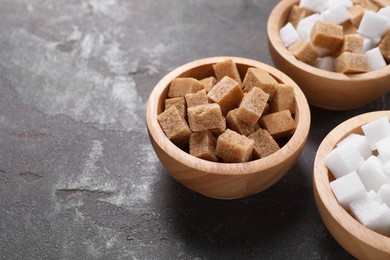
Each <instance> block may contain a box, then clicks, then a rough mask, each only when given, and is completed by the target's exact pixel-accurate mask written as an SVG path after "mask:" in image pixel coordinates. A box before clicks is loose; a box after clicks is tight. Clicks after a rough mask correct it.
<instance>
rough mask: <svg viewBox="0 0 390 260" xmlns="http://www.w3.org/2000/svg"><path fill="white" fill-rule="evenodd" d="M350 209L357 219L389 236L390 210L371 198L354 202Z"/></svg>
mask: <svg viewBox="0 0 390 260" xmlns="http://www.w3.org/2000/svg"><path fill="white" fill-rule="evenodd" d="M349 207H350V209H351V212H352V214H353V215H354V216H355V218H356V219H357V220H358V221H359V222H360V223H362V224H363V225H365V226H366V227H368V228H370V229H371V230H373V231H376V232H378V233H381V234H384V235H387V234H388V233H389V231H390V209H389V207H388V206H387V205H386V204H385V203H381V202H379V201H378V200H376V199H373V198H371V197H370V196H368V195H367V196H364V197H360V198H357V199H355V200H353V201H352V202H351V203H350V204H349Z"/></svg>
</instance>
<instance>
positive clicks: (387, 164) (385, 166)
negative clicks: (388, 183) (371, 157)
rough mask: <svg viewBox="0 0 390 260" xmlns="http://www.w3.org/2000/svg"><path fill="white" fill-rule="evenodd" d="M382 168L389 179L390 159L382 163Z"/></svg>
mask: <svg viewBox="0 0 390 260" xmlns="http://www.w3.org/2000/svg"><path fill="white" fill-rule="evenodd" d="M382 170H383V172H384V173H385V174H386V176H387V178H389V179H390V161H387V162H385V163H384V164H383V165H382Z"/></svg>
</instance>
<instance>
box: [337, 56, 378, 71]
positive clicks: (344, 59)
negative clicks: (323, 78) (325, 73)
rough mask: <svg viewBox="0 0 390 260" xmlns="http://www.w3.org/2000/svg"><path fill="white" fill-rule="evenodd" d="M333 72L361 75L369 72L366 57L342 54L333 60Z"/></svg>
mask: <svg viewBox="0 0 390 260" xmlns="http://www.w3.org/2000/svg"><path fill="white" fill-rule="evenodd" d="M334 65H335V70H336V72H341V73H345V74H348V73H361V72H367V71H369V69H370V67H369V65H368V60H367V57H366V55H364V54H361V53H350V52H343V53H342V54H341V55H340V56H338V57H337V58H336V60H335V64H334Z"/></svg>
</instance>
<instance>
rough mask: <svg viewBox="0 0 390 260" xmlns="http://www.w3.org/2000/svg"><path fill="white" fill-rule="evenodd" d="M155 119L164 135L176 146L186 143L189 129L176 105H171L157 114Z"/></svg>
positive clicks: (189, 133)
mask: <svg viewBox="0 0 390 260" xmlns="http://www.w3.org/2000/svg"><path fill="white" fill-rule="evenodd" d="M157 120H158V122H159V124H160V126H161V128H162V130H163V131H164V133H165V135H166V136H167V137H168V139H169V140H171V141H172V142H173V143H174V144H176V145H177V146H180V147H182V146H184V145H185V144H187V143H188V140H189V138H190V135H191V129H190V128H189V127H188V124H187V122H186V120H185V119H184V117H182V115H181V114H180V112H179V110H178V109H177V108H176V106H171V107H170V108H168V109H166V110H165V111H164V112H162V113H161V114H159V115H158V116H157Z"/></svg>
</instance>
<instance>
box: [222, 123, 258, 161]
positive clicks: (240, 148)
mask: <svg viewBox="0 0 390 260" xmlns="http://www.w3.org/2000/svg"><path fill="white" fill-rule="evenodd" d="M254 144H255V141H254V140H251V139H249V138H248V137H246V136H244V135H240V134H238V133H236V132H234V131H232V130H230V129H226V131H225V132H224V133H223V134H221V135H220V136H219V137H218V139H217V148H216V149H215V152H216V154H217V156H218V157H220V158H221V159H222V160H223V161H224V162H231V163H242V162H247V161H249V160H250V159H251V157H252V150H253V146H254Z"/></svg>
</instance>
